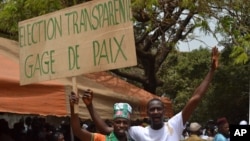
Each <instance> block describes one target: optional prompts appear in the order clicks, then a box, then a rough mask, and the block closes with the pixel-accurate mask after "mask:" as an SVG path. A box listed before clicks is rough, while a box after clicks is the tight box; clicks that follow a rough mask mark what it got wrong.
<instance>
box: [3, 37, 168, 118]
mask: <svg viewBox="0 0 250 141" xmlns="http://www.w3.org/2000/svg"><path fill="white" fill-rule="evenodd" d="M18 64H19V47H18V43H17V42H16V41H13V40H8V39H5V38H0V65H1V67H0V89H1V92H0V103H1V104H0V112H8V113H18V114H37V115H44V116H46V115H53V116H68V115H69V105H68V104H69V103H68V95H69V94H70V92H71V90H72V78H63V79H57V80H50V81H44V82H40V83H34V84H29V85H24V86H20V84H19V82H20V81H19V80H20V75H19V65H18ZM76 79H77V88H78V89H79V90H84V89H85V90H86V89H92V90H93V91H94V101H93V102H94V106H95V108H96V109H97V112H98V113H99V114H100V116H101V117H102V118H105V119H110V118H112V113H113V104H114V103H116V102H128V103H130V104H131V105H132V107H133V118H144V117H146V116H147V115H146V112H145V111H146V103H147V102H148V100H149V99H151V98H153V97H156V98H160V99H161V100H162V101H163V102H164V104H165V106H166V107H167V114H166V117H171V116H172V115H173V110H172V104H171V101H170V100H169V99H167V98H164V97H157V96H155V95H152V94H151V93H149V92H147V91H145V90H143V89H141V88H138V87H136V86H134V85H132V84H130V83H127V82H126V81H124V80H122V79H120V78H118V77H117V76H115V75H113V74H110V73H108V72H97V73H90V74H85V75H80V76H77V77H76ZM79 115H80V117H81V118H83V119H87V118H90V116H89V114H88V112H87V109H86V107H85V105H84V104H83V102H82V101H80V103H79Z"/></svg>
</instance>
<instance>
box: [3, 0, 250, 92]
mask: <svg viewBox="0 0 250 141" xmlns="http://www.w3.org/2000/svg"><path fill="white" fill-rule="evenodd" d="M86 1H87V0H73V1H70V0H53V1H51V0H39V1H34V0H2V1H0V2H1V3H0V21H1V23H0V36H3V37H8V38H12V39H16V40H18V38H17V34H18V29H17V25H18V22H19V21H22V20H25V19H29V18H32V17H36V16H39V15H42V14H46V13H49V12H53V11H56V10H59V9H62V8H65V7H69V6H72V5H75V4H78V3H82V2H86ZM131 2H132V12H133V20H134V23H135V24H134V34H135V42H136V44H135V45H136V53H137V60H138V65H137V66H135V67H130V68H124V69H116V70H113V71H112V72H113V73H115V74H117V75H118V76H121V77H124V78H126V79H127V80H128V81H130V82H133V83H136V84H138V85H140V86H141V87H143V88H144V89H145V90H147V91H149V92H151V93H155V94H157V93H156V92H157V88H159V87H161V86H163V81H162V79H160V77H159V76H158V75H157V74H158V73H159V71H160V70H161V68H162V64H163V62H164V61H166V58H167V57H168V55H169V54H170V52H172V51H176V49H178V43H179V42H181V41H190V40H195V39H196V38H197V36H198V35H195V33H194V30H195V29H199V30H200V32H204V33H205V34H207V35H208V34H211V35H213V36H214V37H215V38H216V37H217V33H220V35H221V37H223V40H222V41H224V45H225V43H227V44H228V43H230V45H227V46H230V47H234V51H233V52H232V54H231V56H232V57H234V58H236V59H235V62H238V63H239V62H244V63H246V62H247V61H248V57H249V56H248V55H247V54H246V50H249V42H248V40H249V32H248V31H249V29H248V26H249V22H248V21H249V18H248V13H249V9H250V8H248V5H250V4H247V3H249V2H248V1H247V0H244V1H242V2H244V4H242V2H241V1H239V0H232V1H227V0H210V1H204V0H131ZM211 19H216V23H215V24H216V30H213V29H212V27H211V24H209V23H210V20H211ZM239 25H240V26H239ZM222 43H223V42H222ZM158 95H160V93H158Z"/></svg>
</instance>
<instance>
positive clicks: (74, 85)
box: [72, 76, 79, 113]
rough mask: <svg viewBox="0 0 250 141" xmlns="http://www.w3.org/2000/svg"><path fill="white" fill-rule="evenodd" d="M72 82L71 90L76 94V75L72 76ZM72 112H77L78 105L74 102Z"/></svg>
mask: <svg viewBox="0 0 250 141" xmlns="http://www.w3.org/2000/svg"><path fill="white" fill-rule="evenodd" d="M72 83H73V92H74V93H75V94H76V95H77V96H79V95H78V91H77V83H76V77H75V76H74V77H72ZM74 112H75V113H79V105H78V104H74Z"/></svg>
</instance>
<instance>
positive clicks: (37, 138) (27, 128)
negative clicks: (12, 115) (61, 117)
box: [0, 116, 70, 141]
mask: <svg viewBox="0 0 250 141" xmlns="http://www.w3.org/2000/svg"><path fill="white" fill-rule="evenodd" d="M0 141H70V124H69V122H63V121H62V123H61V124H60V125H59V126H58V127H55V126H54V125H53V124H51V123H49V122H47V121H46V119H45V118H44V117H40V116H32V117H31V116H28V117H26V118H21V119H20V120H19V121H18V122H16V123H14V125H13V127H12V128H10V126H9V122H8V121H7V120H6V119H4V118H1V119H0Z"/></svg>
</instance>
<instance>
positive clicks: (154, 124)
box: [83, 47, 219, 141]
mask: <svg viewBox="0 0 250 141" xmlns="http://www.w3.org/2000/svg"><path fill="white" fill-rule="evenodd" d="M218 58H219V52H218V49H217V48H216V47H214V48H213V49H212V58H211V59H212V64H211V69H210V71H209V72H208V74H207V75H206V77H205V79H204V80H203V81H202V83H201V84H200V85H199V86H198V87H197V88H196V90H195V91H194V93H193V95H192V97H191V98H190V99H189V100H188V102H187V104H186V105H185V107H184V108H183V109H182V111H181V112H179V113H178V114H176V115H175V116H173V117H172V118H170V119H169V120H168V122H167V124H165V123H164V116H165V113H166V109H165V107H164V104H163V102H162V101H161V100H160V99H157V98H154V99H151V100H150V101H149V102H148V104H147V114H148V116H149V120H150V125H149V126H147V127H145V128H144V127H142V126H132V127H130V128H129V130H128V131H129V135H130V136H131V137H132V139H134V140H136V141H179V140H180V137H181V135H182V131H183V130H184V128H185V127H184V125H185V123H186V122H187V121H188V119H189V117H190V116H191V114H192V113H193V111H194V110H195V108H196V107H197V105H198V104H199V102H200V101H201V100H202V97H203V96H204V95H205V93H206V91H207V89H208V87H209V84H210V82H211V81H212V78H213V75H214V73H215V70H216V69H217V67H218ZM83 98H84V97H83ZM85 100H87V101H88V104H86V103H85V104H86V105H87V108H88V110H89V113H90V115H91V117H92V119H93V121H94V122H95V124H96V126H97V127H98V129H99V130H100V131H102V132H104V133H106V134H108V133H110V132H112V131H113V129H112V128H111V127H108V126H107V125H105V123H104V121H103V120H101V119H100V117H99V116H98V114H97V113H96V111H95V110H94V108H93V105H92V98H91V99H89V97H86V98H85Z"/></svg>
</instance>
